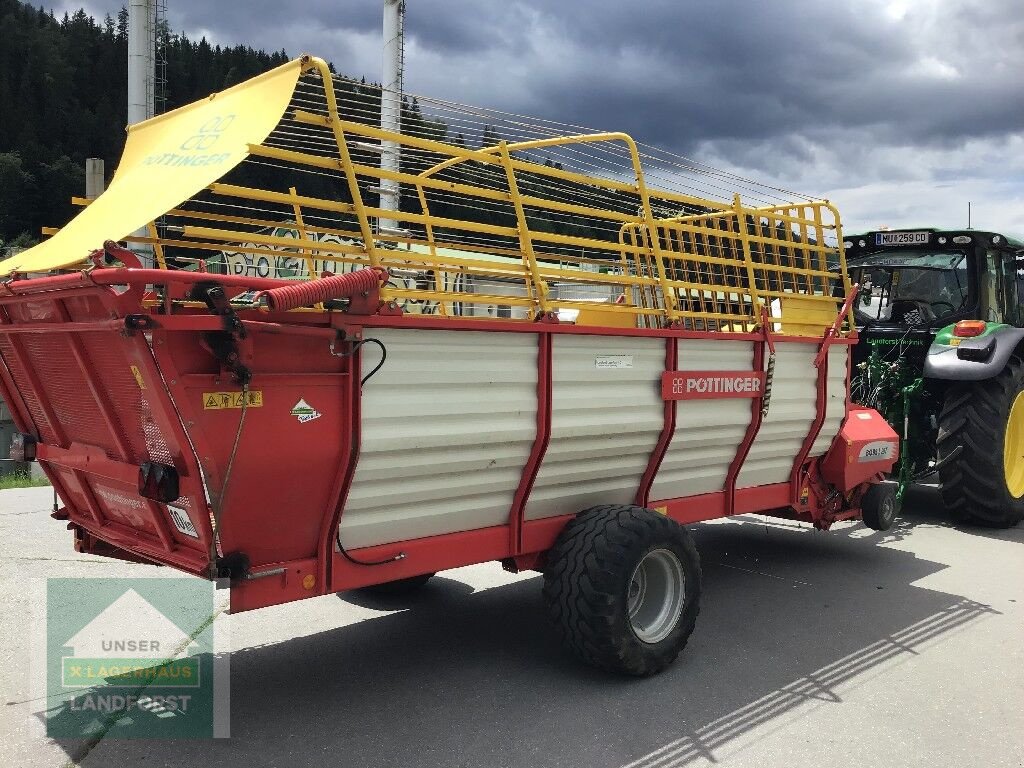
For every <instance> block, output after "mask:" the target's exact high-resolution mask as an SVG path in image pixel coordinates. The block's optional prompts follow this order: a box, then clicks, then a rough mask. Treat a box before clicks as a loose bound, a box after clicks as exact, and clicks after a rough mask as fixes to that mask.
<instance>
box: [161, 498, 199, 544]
mask: <svg viewBox="0 0 1024 768" xmlns="http://www.w3.org/2000/svg"><path fill="white" fill-rule="evenodd" d="M167 512H168V513H169V514H170V516H171V520H173V521H174V527H175V528H177V529H178V530H179V531H181V532H182V533H184V534H185V535H186V536H191V537H192V538H193V539H198V538H199V532H198V531H196V527H195V526H194V525H192V521H191V520H189V519H188V512H186V511H185V510H184V509H182V508H181V507H172V506H171V505H170V504H168V505H167Z"/></svg>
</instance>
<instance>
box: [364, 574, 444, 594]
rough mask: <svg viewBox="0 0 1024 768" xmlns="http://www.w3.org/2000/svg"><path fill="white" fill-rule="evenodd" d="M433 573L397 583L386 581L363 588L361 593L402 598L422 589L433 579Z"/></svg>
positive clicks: (400, 580) (411, 577)
mask: <svg viewBox="0 0 1024 768" xmlns="http://www.w3.org/2000/svg"><path fill="white" fill-rule="evenodd" d="M433 575H434V574H432V573H424V574H422V575H420V576H410V577H409V578H408V579H398V580H397V581H385V582H384V583H383V584H374V585H372V586H369V587H363V588H362V589H360V591H361V592H363V593H365V594H367V595H380V596H381V597H402V596H404V595H410V594H412V593H413V592H417V591H419V590H420V589H422V588H423V587H424V586H425V585H426V583H427V582H428V581H430V579H431V578H432V577H433Z"/></svg>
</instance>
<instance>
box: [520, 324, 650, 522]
mask: <svg viewBox="0 0 1024 768" xmlns="http://www.w3.org/2000/svg"><path fill="white" fill-rule="evenodd" d="M616 357H621V358H622V362H623V363H625V361H626V360H627V359H628V361H629V362H630V364H631V366H632V367H621V368H611V367H609V368H599V367H598V364H597V359H598V358H603V359H605V361H606V363H605V364H609V363H608V361H607V359H608V358H616ZM664 370H665V340H664V339H641V338H627V337H622V336H618V337H616V336H568V335H565V336H555V338H554V339H553V361H552V369H551V376H552V392H551V410H552V415H551V440H550V442H549V444H548V449H547V453H546V454H545V456H544V461H543V463H542V465H541V468H540V472H539V473H538V474H537V479H536V482H535V483H534V486H533V492H532V493H531V494H530V500H529V503H528V504H527V507H526V519H528V520H536V519H539V518H544V517H552V516H554V515H562V514H569V513H574V512H580V511H581V510H584V509H586V508H587V507H591V506H594V505H595V504H631V503H632V502H633V499H634V497H635V496H636V491H637V488H638V487H639V485H640V479H641V477H642V476H643V473H644V470H646V469H647V463H648V461H650V457H651V453H652V452H653V451H654V448H655V446H656V445H657V442H658V436H659V435H660V434H661V430H662V428H663V426H664V420H665V419H664V414H665V403H664V401H662V399H661V374H662V372H663V371H664Z"/></svg>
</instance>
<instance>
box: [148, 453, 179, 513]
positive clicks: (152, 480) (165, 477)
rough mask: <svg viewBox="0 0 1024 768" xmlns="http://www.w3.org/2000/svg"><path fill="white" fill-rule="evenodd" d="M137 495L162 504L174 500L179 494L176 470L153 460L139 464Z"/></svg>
mask: <svg viewBox="0 0 1024 768" xmlns="http://www.w3.org/2000/svg"><path fill="white" fill-rule="evenodd" d="M139 495H140V496H143V497H145V498H147V499H153V501H159V502H161V503H164V504H166V503H167V502H168V501H174V500H175V499H176V498H178V496H180V495H181V493H180V492H179V491H178V470H176V469H175V468H174V467H171V466H168V465H167V464H158V463H157V462H155V461H147V462H145V463H144V464H140V465H139Z"/></svg>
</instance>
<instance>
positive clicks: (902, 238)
mask: <svg viewBox="0 0 1024 768" xmlns="http://www.w3.org/2000/svg"><path fill="white" fill-rule="evenodd" d="M931 234H932V233H931V232H875V245H927V244H928V239H929V238H930V237H931Z"/></svg>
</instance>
